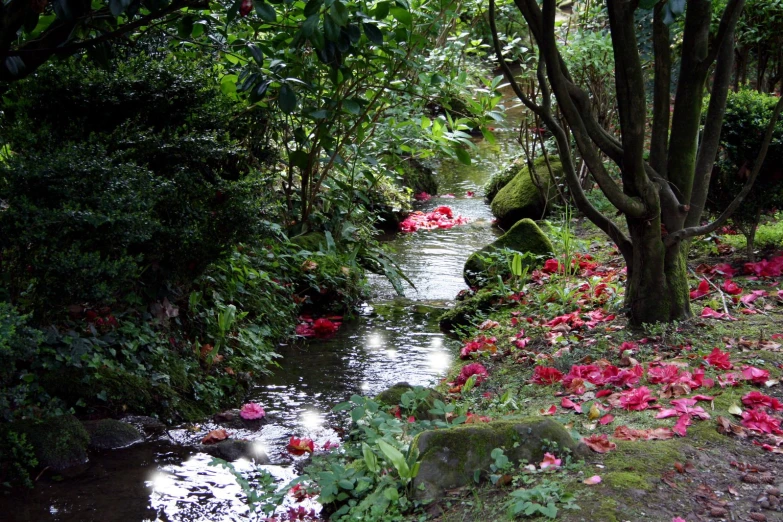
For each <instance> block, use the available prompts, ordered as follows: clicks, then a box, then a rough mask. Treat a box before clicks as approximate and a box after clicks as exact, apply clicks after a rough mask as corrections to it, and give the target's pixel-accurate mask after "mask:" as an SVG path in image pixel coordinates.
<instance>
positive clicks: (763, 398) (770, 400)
mask: <svg viewBox="0 0 783 522" xmlns="http://www.w3.org/2000/svg"><path fill="white" fill-rule="evenodd" d="M742 404H744V405H745V406H747V407H748V408H754V409H755V408H758V407H759V406H766V407H767V408H771V409H773V410H775V411H781V410H783V403H781V402H780V401H779V400H777V399H776V398H774V397H770V396H769V395H764V394H763V393H761V392H758V391H752V392H750V393H748V394H747V395H745V396H744V397H742Z"/></svg>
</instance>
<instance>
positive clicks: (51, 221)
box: [0, 56, 263, 315]
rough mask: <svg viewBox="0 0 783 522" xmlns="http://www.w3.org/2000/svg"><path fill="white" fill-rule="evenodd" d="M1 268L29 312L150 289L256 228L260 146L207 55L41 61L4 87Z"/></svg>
mask: <svg viewBox="0 0 783 522" xmlns="http://www.w3.org/2000/svg"><path fill="white" fill-rule="evenodd" d="M6 100H7V102H8V103H7V104H6V105H7V110H6V112H5V116H4V119H3V121H2V125H3V127H4V130H5V131H6V132H5V134H6V136H7V140H8V145H9V146H10V149H11V151H13V152H12V154H10V157H9V159H8V160H7V161H6V162H4V163H3V164H2V165H0V199H2V200H4V201H5V203H6V205H7V207H8V208H7V210H6V211H5V212H2V213H0V224H2V226H3V229H4V230H6V231H8V233H6V234H4V235H3V238H2V239H0V248H2V251H3V265H4V266H3V268H4V272H5V273H6V277H7V278H8V279H9V281H8V283H9V288H10V289H11V296H10V297H11V299H12V300H14V301H17V300H18V301H19V302H20V303H21V304H24V305H25V308H28V309H34V310H35V311H36V314H37V315H45V313H44V311H46V310H48V311H51V310H52V309H54V310H56V309H57V307H59V306H63V305H67V304H71V303H75V302H82V301H89V302H93V303H94V302H98V303H103V304H112V303H113V302H116V301H117V299H118V298H119V297H120V296H121V295H122V294H123V293H127V292H128V290H129V289H131V288H134V287H135V288H137V289H139V290H141V289H143V290H144V291H145V292H146V294H147V296H146V297H147V299H155V298H157V297H159V294H161V292H166V291H167V289H168V288H170V287H171V286H172V285H175V284H177V283H179V282H181V281H182V280H192V279H193V278H194V277H196V276H198V274H199V273H200V272H201V271H203V269H204V268H205V267H206V266H207V265H208V264H209V263H211V262H212V261H214V260H216V259H218V258H220V257H221V256H222V255H223V254H224V253H226V252H227V251H228V249H229V247H230V246H231V245H233V244H235V243H237V242H239V241H242V240H246V239H249V238H251V237H253V236H254V235H255V234H257V233H258V232H259V230H258V228H257V226H256V224H257V223H258V222H259V216H260V213H261V212H262V210H263V208H262V205H261V203H260V199H259V197H258V196H259V193H260V192H261V188H262V186H261V184H262V182H261V180H259V179H255V178H253V177H250V176H249V175H248V172H249V170H250V167H251V163H252V162H257V161H258V160H259V158H258V157H257V156H256V155H255V152H258V151H255V152H254V149H253V148H252V147H248V146H245V144H244V141H243V140H244V137H245V136H244V133H245V132H247V131H248V129H249V128H250V127H249V126H250V124H249V123H247V122H243V120H242V119H241V118H240V119H238V120H237V121H238V122H239V123H237V121H235V120H234V119H233V117H234V113H235V112H236V111H235V110H234V106H233V102H232V101H231V100H230V99H229V98H227V97H226V96H225V95H223V94H222V93H221V91H220V89H219V88H218V86H217V83H216V82H215V80H214V77H213V74H212V72H211V69H210V66H209V64H208V63H195V64H189V63H183V62H178V61H174V60H168V59H163V60H160V59H157V60H156V59H151V58H150V57H148V56H137V57H132V58H130V59H129V60H128V61H127V62H125V63H123V64H121V65H119V66H118V67H117V69H116V70H113V71H104V70H98V69H95V68H90V67H87V66H84V65H82V64H81V63H80V62H79V61H78V60H77V61H72V62H69V63H67V64H65V65H49V66H46V67H44V68H42V69H41V70H40V71H39V72H38V73H37V74H36V75H35V77H32V78H29V79H27V80H24V81H22V82H19V83H18V84H15V85H13V86H12V87H11V88H10V89H9V91H8V92H7V93H6Z"/></svg>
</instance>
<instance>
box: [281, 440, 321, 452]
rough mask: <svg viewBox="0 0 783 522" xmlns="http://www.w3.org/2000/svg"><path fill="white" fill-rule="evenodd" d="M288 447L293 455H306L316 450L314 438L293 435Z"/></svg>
mask: <svg viewBox="0 0 783 522" xmlns="http://www.w3.org/2000/svg"><path fill="white" fill-rule="evenodd" d="M286 449H287V450H288V452H289V453H291V454H293V455H304V454H305V453H312V452H313V451H315V443H314V442H313V441H312V439H307V438H301V439H299V438H297V437H291V440H289V441H288V446H286Z"/></svg>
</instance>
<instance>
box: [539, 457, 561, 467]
mask: <svg viewBox="0 0 783 522" xmlns="http://www.w3.org/2000/svg"><path fill="white" fill-rule="evenodd" d="M562 462H563V461H562V460H561V459H558V458H555V456H554V455H552V454H551V453H544V460H542V461H541V469H547V468H559V467H560V464H561V463H562Z"/></svg>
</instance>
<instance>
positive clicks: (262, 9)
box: [256, 0, 277, 22]
mask: <svg viewBox="0 0 783 522" xmlns="http://www.w3.org/2000/svg"><path fill="white" fill-rule="evenodd" d="M256 13H257V14H258V16H259V18H261V20H264V21H265V22H276V21H277V11H275V8H274V7H273V6H271V5H270V4H267V3H266V2H264V1H263V0H256Z"/></svg>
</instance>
